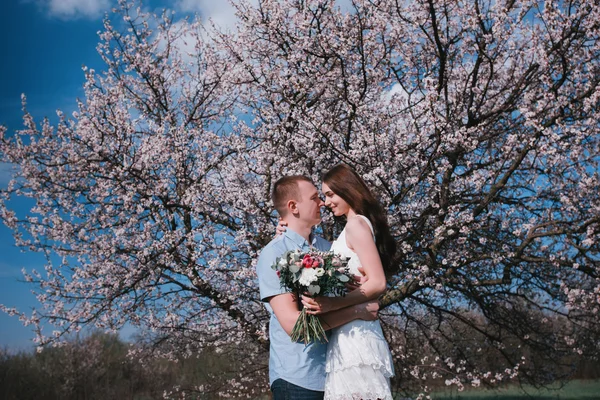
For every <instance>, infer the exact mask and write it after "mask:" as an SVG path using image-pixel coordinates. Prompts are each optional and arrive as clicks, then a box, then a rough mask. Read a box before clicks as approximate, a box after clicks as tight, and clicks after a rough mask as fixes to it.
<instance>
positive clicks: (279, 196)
mask: <svg viewBox="0 0 600 400" xmlns="http://www.w3.org/2000/svg"><path fill="white" fill-rule="evenodd" d="M300 181H305V182H309V183H311V184H313V185H314V183H313V181H312V179H310V178H309V177H307V176H304V175H290V176H284V177H283V178H280V179H279V180H278V181H277V182H275V184H274V185H273V191H272V192H271V200H273V206H274V207H275V209H276V210H277V212H278V213H279V215H280V216H282V217H283V216H284V215H286V213H287V202H288V201H290V200H295V201H300V200H301V198H300V190H299V188H298V182H300Z"/></svg>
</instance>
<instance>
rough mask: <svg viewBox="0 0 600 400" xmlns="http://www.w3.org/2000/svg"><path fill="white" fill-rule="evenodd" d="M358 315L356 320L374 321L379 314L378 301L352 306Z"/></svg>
mask: <svg viewBox="0 0 600 400" xmlns="http://www.w3.org/2000/svg"><path fill="white" fill-rule="evenodd" d="M354 308H355V310H356V312H357V313H358V319H362V320H364V321H375V320H376V319H377V314H378V312H379V300H371V301H367V302H366V303H361V304H357V305H355V306H354Z"/></svg>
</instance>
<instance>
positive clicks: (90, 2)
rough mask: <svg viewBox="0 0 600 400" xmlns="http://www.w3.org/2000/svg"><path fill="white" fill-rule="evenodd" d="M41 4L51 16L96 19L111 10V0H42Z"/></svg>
mask: <svg viewBox="0 0 600 400" xmlns="http://www.w3.org/2000/svg"><path fill="white" fill-rule="evenodd" d="M41 4H42V5H43V6H44V7H45V8H47V10H48V13H49V15H50V16H51V17H56V18H61V19H76V18H89V19H94V18H99V17H101V16H102V15H103V14H104V13H105V12H107V11H110V4H111V0H42V2H41Z"/></svg>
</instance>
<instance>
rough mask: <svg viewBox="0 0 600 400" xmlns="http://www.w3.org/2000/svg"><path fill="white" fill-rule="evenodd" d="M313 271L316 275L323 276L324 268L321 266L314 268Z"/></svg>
mask: <svg viewBox="0 0 600 400" xmlns="http://www.w3.org/2000/svg"><path fill="white" fill-rule="evenodd" d="M315 272H316V273H317V276H323V274H324V273H325V270H324V269H323V268H315Z"/></svg>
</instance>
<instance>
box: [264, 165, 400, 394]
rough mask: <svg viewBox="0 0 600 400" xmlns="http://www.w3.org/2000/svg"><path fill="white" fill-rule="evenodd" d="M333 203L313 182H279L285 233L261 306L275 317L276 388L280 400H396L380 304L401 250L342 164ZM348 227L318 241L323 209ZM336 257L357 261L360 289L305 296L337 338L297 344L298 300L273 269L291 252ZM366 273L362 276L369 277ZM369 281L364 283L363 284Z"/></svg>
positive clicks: (270, 259) (333, 175)
mask: <svg viewBox="0 0 600 400" xmlns="http://www.w3.org/2000/svg"><path fill="white" fill-rule="evenodd" d="M322 192H323V195H324V196H325V201H323V200H322V198H321V196H320V195H319V192H318V190H317V188H316V187H315V185H314V184H313V182H312V180H311V179H310V178H307V177H305V176H301V175H296V176H286V177H283V178H281V179H280V180H278V181H277V182H276V183H275V185H274V187H273V192H272V200H273V204H274V206H275V208H276V209H277V211H278V213H279V215H280V217H281V219H282V220H283V222H282V223H281V224H280V225H285V226H286V228H282V230H283V229H285V231H283V232H282V234H281V235H279V236H277V237H276V238H275V239H273V240H272V241H271V242H270V243H269V244H268V245H267V246H266V247H265V248H264V249H263V250H262V252H261V254H260V257H259V259H258V264H257V273H258V279H259V287H260V298H261V300H262V301H263V302H264V304H265V307H266V308H267V310H268V311H269V313H270V314H271V320H270V325H269V338H270V356H269V383H270V385H271V391H272V392H273V398H274V399H275V400H280V399H311V400H312V399H323V398H325V399H340V400H341V399H365V400H366V399H373V400H374V399H386V400H387V399H392V393H391V389H390V377H391V376H393V374H394V370H393V361H392V357H391V354H390V351H389V348H388V344H387V342H386V340H385V337H384V336H383V333H382V331H381V325H380V324H379V321H378V319H377V310H378V309H379V306H378V303H377V298H378V297H379V296H380V295H381V294H382V293H383V292H384V291H385V289H386V275H389V274H391V273H393V265H392V260H391V258H392V256H393V255H394V253H395V243H394V240H393V238H392V237H391V234H390V231H389V227H388V224H387V220H386V217H385V213H384V212H383V209H382V207H381V206H380V205H379V203H378V202H377V200H376V199H375V198H374V197H373V195H372V194H371V191H370V190H369V188H368V187H367V185H366V184H365V182H364V181H363V180H362V178H361V177H360V176H359V175H358V174H357V173H356V172H355V171H354V170H352V169H351V168H350V167H348V166H347V165H344V164H340V165H337V166H335V167H334V168H332V169H331V170H330V171H328V172H327V173H326V174H325V175H324V176H323V185H322ZM322 206H327V207H329V208H331V210H332V211H333V214H334V215H335V216H337V217H340V216H345V217H346V219H347V223H346V226H345V228H344V230H343V231H342V232H341V233H340V235H339V237H338V238H337V239H336V240H335V241H334V242H333V243H332V244H330V243H329V242H327V241H326V240H325V239H323V238H320V237H318V236H315V235H314V234H313V233H312V229H313V227H314V226H316V225H318V224H319V223H320V222H321V211H320V209H321V207H322ZM311 248H315V249H317V250H321V251H329V250H330V251H333V252H334V253H337V254H340V255H344V256H346V257H347V258H348V259H349V262H348V267H349V268H350V272H352V273H354V274H355V275H360V276H361V278H360V281H361V283H360V285H358V286H357V287H356V288H355V289H354V290H351V291H350V292H349V293H348V294H346V296H343V297H315V298H311V297H306V296H302V299H301V300H302V303H303V306H304V307H305V308H306V309H307V310H308V311H307V312H309V313H311V314H314V315H317V316H318V317H319V319H320V320H321V323H322V325H323V327H324V328H325V329H327V330H330V331H331V333H330V335H329V343H319V342H312V343H309V344H307V345H306V344H304V343H300V342H293V341H292V340H291V339H290V336H289V335H290V333H291V331H292V328H293V326H294V324H295V323H296V320H297V319H298V317H299V315H300V308H299V304H298V301H297V300H298V299H296V297H295V295H294V294H292V293H290V292H287V291H286V290H285V289H284V288H282V287H281V285H280V280H279V278H278V276H277V274H276V272H275V271H274V270H273V269H272V268H271V266H272V265H273V263H275V261H276V259H277V257H280V256H281V255H282V254H283V253H285V252H286V251H288V250H296V249H299V250H301V251H309V250H310V249H311ZM361 272H362V274H361ZM363 275H364V276H363Z"/></svg>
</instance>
